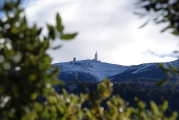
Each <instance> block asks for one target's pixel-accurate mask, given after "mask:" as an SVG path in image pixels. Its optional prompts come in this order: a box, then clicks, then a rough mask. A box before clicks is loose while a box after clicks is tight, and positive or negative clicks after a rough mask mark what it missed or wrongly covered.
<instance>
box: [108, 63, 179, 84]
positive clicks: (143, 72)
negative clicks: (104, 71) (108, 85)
mask: <svg viewBox="0 0 179 120" xmlns="http://www.w3.org/2000/svg"><path fill="white" fill-rule="evenodd" d="M162 64H163V65H164V66H165V67H166V68H168V67H169V66H172V67H179V61H178V60H175V61H172V62H165V63H162ZM167 77H168V76H167V75H166V74H165V73H164V72H163V71H162V70H161V68H160V67H159V65H158V63H145V64H140V65H135V66H132V67H130V68H129V69H127V70H126V71H124V72H122V73H119V74H117V75H114V76H111V77H110V79H111V80H112V81H115V82H119V81H126V80H132V79H139V78H145V79H158V80H159V79H164V78H167Z"/></svg>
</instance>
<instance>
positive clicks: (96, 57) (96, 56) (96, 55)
mask: <svg viewBox="0 0 179 120" xmlns="http://www.w3.org/2000/svg"><path fill="white" fill-rule="evenodd" d="M94 60H96V61H98V53H97V51H96V54H95V57H94Z"/></svg>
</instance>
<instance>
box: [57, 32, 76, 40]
mask: <svg viewBox="0 0 179 120" xmlns="http://www.w3.org/2000/svg"><path fill="white" fill-rule="evenodd" d="M76 35H77V33H74V34H63V35H62V36H61V37H60V38H61V39H62V40H70V39H73V38H75V37H76Z"/></svg>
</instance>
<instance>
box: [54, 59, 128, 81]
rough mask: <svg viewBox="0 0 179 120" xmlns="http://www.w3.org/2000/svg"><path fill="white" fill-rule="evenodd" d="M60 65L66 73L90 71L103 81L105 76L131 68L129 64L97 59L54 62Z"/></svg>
mask: <svg viewBox="0 0 179 120" xmlns="http://www.w3.org/2000/svg"><path fill="white" fill-rule="evenodd" d="M53 65H54V66H55V67H60V71H61V72H63V73H66V74H68V75H69V74H73V75H74V74H75V73H80V72H82V73H88V74H90V75H92V76H94V77H95V78H96V80H97V81H101V80H103V79H104V78H107V77H110V76H113V75H116V74H119V73H122V72H124V71H125V70H127V69H128V68H130V67H129V66H121V65H116V64H110V63H104V62H100V61H95V60H82V61H71V62H64V63H56V64H53Z"/></svg>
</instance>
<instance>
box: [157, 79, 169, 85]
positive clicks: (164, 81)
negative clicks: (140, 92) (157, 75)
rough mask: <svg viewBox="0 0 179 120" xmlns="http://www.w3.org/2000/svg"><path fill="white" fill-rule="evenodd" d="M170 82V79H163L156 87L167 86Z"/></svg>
mask: <svg viewBox="0 0 179 120" xmlns="http://www.w3.org/2000/svg"><path fill="white" fill-rule="evenodd" d="M168 82H169V80H168V79H162V80H160V81H159V82H157V83H156V84H155V85H156V86H162V85H166V84H167V83H168Z"/></svg>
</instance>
